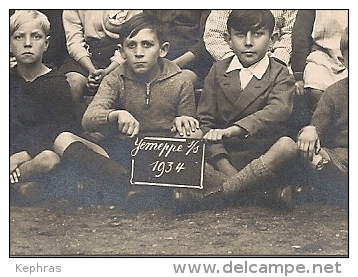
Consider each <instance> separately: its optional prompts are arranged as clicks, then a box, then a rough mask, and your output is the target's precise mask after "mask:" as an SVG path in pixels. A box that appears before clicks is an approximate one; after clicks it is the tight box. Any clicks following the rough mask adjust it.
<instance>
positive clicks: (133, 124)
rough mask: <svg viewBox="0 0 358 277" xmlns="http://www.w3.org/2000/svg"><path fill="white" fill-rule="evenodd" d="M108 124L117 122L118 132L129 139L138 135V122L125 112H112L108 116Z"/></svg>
mask: <svg viewBox="0 0 358 277" xmlns="http://www.w3.org/2000/svg"><path fill="white" fill-rule="evenodd" d="M108 119H109V122H117V124H118V130H119V131H120V132H122V133H123V134H126V135H127V136H129V137H130V138H133V137H135V136H136V135H138V133H139V122H138V121H137V120H136V119H135V118H134V117H133V115H131V114H130V113H129V112H127V111H125V110H117V111H112V112H110V113H109V115H108Z"/></svg>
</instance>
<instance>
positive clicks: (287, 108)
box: [234, 67, 295, 136]
mask: <svg viewBox="0 0 358 277" xmlns="http://www.w3.org/2000/svg"><path fill="white" fill-rule="evenodd" d="M274 82H275V84H274V86H273V87H272V88H271V91H270V93H269V95H268V97H267V102H266V105H265V106H264V107H263V108H262V109H259V110H258V111H256V112H254V113H252V114H250V115H248V116H246V117H244V118H242V119H240V120H238V121H236V122H235V123H234V124H235V125H238V126H240V127H242V128H244V129H245V130H246V131H248V133H249V134H250V135H251V136H252V135H254V134H255V133H257V132H259V131H262V130H265V129H267V128H274V127H275V126H277V124H282V123H285V122H286V121H287V119H288V117H289V115H290V114H291V112H292V109H293V95H294V90H295V80H294V78H293V76H292V75H291V74H290V73H289V72H288V69H287V68H286V67H282V69H281V71H280V73H279V74H278V76H277V78H276V80H274Z"/></svg>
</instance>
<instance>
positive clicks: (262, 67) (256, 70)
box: [226, 55, 269, 79]
mask: <svg viewBox="0 0 358 277" xmlns="http://www.w3.org/2000/svg"><path fill="white" fill-rule="evenodd" d="M268 66H269V57H268V55H265V57H264V58H263V59H261V60H260V61H258V62H257V63H254V64H253V65H251V66H249V67H248V68H247V70H249V71H250V72H251V73H252V75H254V76H255V77H256V78H257V79H261V78H262V76H263V75H264V74H265V72H266V70H267V68H268ZM242 68H244V67H243V65H242V64H241V63H240V61H239V59H238V58H237V56H236V55H235V56H234V57H233V59H232V60H231V62H230V64H229V67H228V68H227V70H226V73H229V72H231V71H233V70H237V69H242Z"/></svg>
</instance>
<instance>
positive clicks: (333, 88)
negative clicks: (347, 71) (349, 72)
mask: <svg viewBox="0 0 358 277" xmlns="http://www.w3.org/2000/svg"><path fill="white" fill-rule="evenodd" d="M348 86H349V79H348V77H346V78H343V79H341V80H339V81H337V82H335V83H333V84H331V85H330V86H329V87H328V88H326V90H325V93H323V95H322V96H324V95H327V96H328V95H329V96H331V97H338V98H341V97H343V98H344V96H346V95H347V94H348Z"/></svg>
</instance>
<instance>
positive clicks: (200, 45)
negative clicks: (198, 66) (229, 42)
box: [189, 10, 210, 57]
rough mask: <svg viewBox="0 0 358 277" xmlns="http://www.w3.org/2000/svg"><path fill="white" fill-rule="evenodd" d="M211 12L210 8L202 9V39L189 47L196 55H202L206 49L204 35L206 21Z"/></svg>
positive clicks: (200, 28) (200, 36)
mask: <svg viewBox="0 0 358 277" xmlns="http://www.w3.org/2000/svg"><path fill="white" fill-rule="evenodd" d="M209 13H210V11H209V10H202V11H200V22H199V31H200V33H199V38H200V39H199V41H198V42H197V43H196V44H195V45H194V46H193V47H191V48H190V49H189V51H190V52H192V53H193V54H194V56H195V57H200V56H202V55H203V52H204V51H205V50H206V48H205V43H204V39H203V37H204V29H205V23H206V19H207V17H208V15H209Z"/></svg>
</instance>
